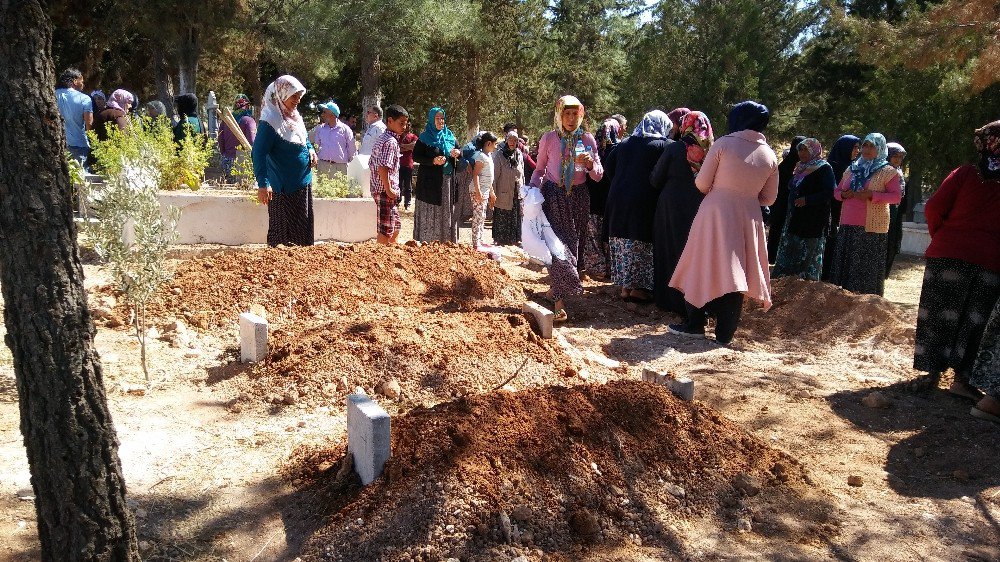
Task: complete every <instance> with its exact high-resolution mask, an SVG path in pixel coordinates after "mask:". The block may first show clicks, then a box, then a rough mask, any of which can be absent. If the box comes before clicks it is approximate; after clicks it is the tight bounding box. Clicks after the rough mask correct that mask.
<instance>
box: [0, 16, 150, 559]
mask: <svg viewBox="0 0 1000 562" xmlns="http://www.w3.org/2000/svg"><path fill="white" fill-rule="evenodd" d="M54 83H55V70H54V69H53V64H52V26H51V22H50V21H49V18H48V16H47V15H46V14H45V11H44V10H43V8H42V6H41V5H40V2H39V0H21V1H18V2H10V0H0V99H2V100H18V103H2V104H0V126H2V127H3V128H4V130H6V131H8V132H11V131H16V134H3V135H0V287H2V290H3V298H4V321H5V322H6V325H7V331H8V333H7V336H6V338H5V340H6V344H7V346H8V347H10V350H11V353H12V355H13V357H14V374H15V377H16V384H17V391H18V404H19V407H20V414H21V433H22V435H23V437H24V446H25V449H26V450H27V455H28V466H29V468H30V470H31V486H32V488H33V489H34V493H35V509H36V510H37V513H38V537H39V541H40V542H41V559H42V560H43V561H100V562H118V561H125V562H132V561H138V560H139V553H138V550H137V548H136V540H135V523H134V520H133V518H132V514H131V512H130V511H129V509H128V507H127V505H126V503H125V482H124V480H123V479H122V474H121V465H120V461H119V459H118V445H117V437H116V435H115V429H114V426H113V425H112V423H111V415H110V413H109V412H108V407H107V399H106V397H105V394H104V383H103V380H102V378H103V377H102V373H101V365H100V361H99V358H98V356H97V353H96V351H95V350H94V325H93V322H92V321H91V318H90V312H89V310H88V309H87V299H86V293H85V292H84V290H83V270H82V267H81V265H80V257H79V252H78V249H77V245H76V227H75V226H74V223H73V216H72V210H73V203H72V198H71V193H72V190H71V189H70V181H69V171H68V168H67V165H66V161H65V159H64V157H63V153H64V151H65V150H66V140H65V135H64V132H63V124H62V119H61V117H60V115H59V111H58V108H57V107H56V102H55V97H54V94H53V92H52V87H51V85H52V84H54Z"/></svg>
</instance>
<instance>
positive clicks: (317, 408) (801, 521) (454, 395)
mask: <svg viewBox="0 0 1000 562" xmlns="http://www.w3.org/2000/svg"><path fill="white" fill-rule="evenodd" d="M407 218H409V217H407ZM406 232H409V230H408V229H407V228H406V226H404V233H406ZM467 233H468V231H467V230H465V231H463V234H465V235H466V236H467ZM196 254H197V255H196ZM504 257H505V259H504V262H503V264H502V265H500V266H498V265H496V264H494V263H492V262H489V261H487V260H485V259H484V258H482V257H481V256H478V255H476V254H475V253H474V252H472V251H471V250H470V249H468V248H455V247H453V246H447V245H437V244H433V245H425V246H423V247H421V248H413V247H407V246H404V247H400V248H393V249H386V248H381V247H377V246H376V245H375V244H373V243H366V244H360V245H353V246H339V245H333V244H327V245H321V246H317V247H314V248H310V249H294V250H287V249H279V250H274V251H265V250H263V249H261V248H242V249H234V250H227V251H224V252H223V251H222V249H220V248H203V249H201V250H199V251H191V250H186V251H184V252H183V253H181V252H177V253H175V255H174V258H175V259H174V260H173V266H174V267H175V269H176V271H177V272H178V274H179V275H178V276H177V277H176V278H175V280H174V281H173V282H171V283H170V285H168V286H167V287H165V288H164V290H163V291H162V292H161V295H160V296H159V297H158V298H157V300H156V302H155V303H154V305H153V306H151V308H150V310H151V315H152V316H153V317H155V320H154V321H153V322H152V324H153V326H154V329H155V333H154V334H153V336H154V337H153V338H152V340H151V344H150V366H151V373H152V377H153V380H154V384H153V387H152V388H151V389H148V390H147V389H145V387H144V386H143V384H142V383H143V376H142V370H141V368H140V366H139V363H138V357H139V352H138V344H137V342H136V339H135V337H134V336H133V335H132V333H131V332H130V331H129V330H128V329H127V328H126V327H125V326H123V325H120V324H122V323H123V321H125V320H127V316H126V314H125V311H124V308H123V307H122V306H121V303H118V302H117V301H116V299H115V297H114V294H113V290H112V288H111V287H110V285H109V279H108V277H107V274H106V272H105V271H104V270H103V269H102V267H101V266H100V265H97V264H88V265H86V266H85V272H86V276H87V280H86V286H87V288H88V295H89V302H90V306H91V308H92V310H93V311H94V316H95V323H96V325H97V336H96V345H97V348H98V350H99V352H100V354H101V357H102V362H103V365H104V381H105V386H106V388H107V393H108V399H109V402H110V405H111V409H112V412H113V415H114V421H115V425H116V427H117V431H118V437H119V441H120V443H121V446H120V456H121V460H122V467H123V471H124V474H125V478H126V481H127V483H128V486H129V495H130V502H131V503H132V506H133V508H134V510H135V513H136V518H137V522H138V533H139V540H140V548H141V552H142V555H143V558H144V559H146V560H163V561H166V560H185V561H188V560H190V561H220V560H229V561H264V560H295V559H296V558H297V557H301V558H302V559H303V560H326V559H329V560H378V559H383V560H447V559H448V558H456V559H459V560H503V561H504V562H506V561H509V560H514V559H516V558H517V557H522V556H523V557H524V559H526V560H530V561H538V560H592V561H612V560H622V561H625V560H629V561H631V560H640V561H641V560H650V561H652V560H675V559H676V560H745V559H759V560H824V559H830V560H858V561H867V560H872V561H875V560H878V561H882V560H984V561H985V560H997V559H1000V546H998V545H1000V458H998V455H997V451H998V450H1000V447H998V445H1000V439H998V437H997V436H998V428H997V427H996V426H995V425H992V424H990V423H988V422H985V421H980V420H976V419H974V418H972V417H970V416H969V415H968V410H969V407H970V406H971V403H969V402H967V401H964V400H962V399H959V398H956V397H952V396H950V395H948V394H946V393H945V392H944V391H943V390H942V391H939V392H937V393H934V394H932V395H930V396H927V397H918V396H912V395H909V394H907V393H905V392H904V391H903V390H902V389H901V384H902V383H903V382H904V381H906V380H908V379H911V378H913V377H914V376H915V375H916V373H915V372H914V371H913V370H912V369H911V368H910V364H911V360H912V347H913V326H914V323H915V317H916V303H917V301H918V299H919V292H920V285H921V279H922V272H923V264H922V261H921V260H919V259H916V258H908V257H901V258H900V259H899V261H898V262H897V265H896V268H895V270H894V273H893V276H892V277H891V278H890V280H889V282H888V285H887V287H888V288H887V295H886V299H884V300H883V299H880V298H878V297H872V296H861V297H859V296H854V295H850V294H848V293H845V292H843V291H840V290H838V289H835V288H833V287H830V286H827V285H821V284H816V283H808V282H803V281H797V280H780V281H776V282H775V284H774V293H775V304H774V307H773V308H772V309H771V310H770V311H769V312H767V313H764V312H762V311H761V310H759V308H757V307H755V306H748V307H747V309H746V313H745V320H744V323H743V326H742V327H741V328H740V330H739V332H737V335H736V339H735V343H734V345H733V346H732V348H725V347H720V346H717V345H716V344H714V343H712V342H711V341H702V340H698V341H694V340H683V339H680V338H677V337H676V336H673V335H671V334H669V333H668V332H667V330H666V326H667V324H668V323H670V322H672V321H675V320H676V318H675V317H673V316H671V315H669V314H665V313H661V312H659V311H657V310H656V309H655V308H653V307H650V306H635V305H628V304H626V303H623V302H621V301H620V300H618V299H617V298H616V294H615V293H616V292H615V290H614V289H613V288H612V287H610V286H609V285H607V284H605V283H602V282H596V281H588V282H587V283H586V284H585V285H586V292H585V294H584V295H583V296H581V297H578V298H575V299H572V300H570V301H569V303H568V305H569V313H570V315H571V322H570V323H568V324H566V325H563V326H557V328H556V330H555V337H554V338H553V339H542V338H540V337H538V336H537V334H536V333H535V332H534V331H533V330H532V328H531V326H530V324H529V322H528V321H527V320H526V319H525V317H524V316H523V315H521V314H520V304H521V302H522V301H523V300H524V299H525V298H532V299H535V300H536V301H538V302H541V301H540V300H539V299H538V297H537V296H535V295H538V294H540V293H542V292H544V289H545V283H544V272H543V271H541V270H540V268H537V267H535V266H531V265H524V264H523V262H524V258H523V255H520V254H518V253H517V252H516V251H515V252H510V251H507V252H505V256H504ZM248 308H249V309H252V310H258V311H261V310H262V311H263V312H265V313H266V314H267V316H268V320H269V322H270V328H271V334H270V355H269V357H268V359H267V360H266V361H264V362H262V363H259V364H255V365H245V364H241V363H240V362H239V359H240V357H239V355H240V349H239V337H238V330H237V325H236V321H237V316H238V314H239V312H241V311H243V310H246V309H248ZM10 362H11V359H10V355H9V352H8V350H7V349H6V347H3V348H0V513H2V515H0V560H5V561H6V560H10V561H21V560H24V561H27V560H35V559H36V558H37V549H36V546H35V544H36V540H37V538H36V533H35V513H34V506H33V503H32V502H31V501H30V495H31V494H30V481H29V472H28V467H27V460H26V458H25V455H24V450H23V445H22V441H21V435H20V431H19V429H18V411H17V394H16V388H15V385H14V380H13V371H12V367H11V363H10ZM643 368H651V369H654V370H658V371H661V372H669V373H671V374H673V375H676V376H684V377H689V378H691V379H694V381H695V383H696V396H695V402H694V403H687V402H683V401H681V400H679V399H677V398H675V397H673V396H672V395H670V394H669V393H668V392H667V391H666V390H665V388H664V387H662V386H657V385H653V384H649V383H644V382H641V381H640V379H641V372H642V369H643ZM358 386H360V387H362V388H363V389H364V390H365V391H366V392H367V393H368V394H369V395H370V396H373V397H375V398H376V399H377V400H378V401H379V403H380V404H381V405H382V406H383V407H385V408H386V410H387V411H388V412H389V413H390V414H391V415H392V416H393V419H392V424H393V458H392V459H391V460H390V462H389V463H388V464H387V465H386V474H385V475H384V477H383V478H381V479H380V480H378V481H376V482H375V483H374V484H373V485H371V486H369V487H367V488H362V487H361V485H360V483H359V482H358V481H357V480H356V477H355V476H353V474H352V472H351V470H350V466H349V465H348V464H345V463H344V462H343V459H344V458H345V455H344V451H345V444H346V443H345V441H346V419H345V407H344V403H345V399H346V396H347V394H348V393H350V392H353V391H354V389H355V387H358Z"/></svg>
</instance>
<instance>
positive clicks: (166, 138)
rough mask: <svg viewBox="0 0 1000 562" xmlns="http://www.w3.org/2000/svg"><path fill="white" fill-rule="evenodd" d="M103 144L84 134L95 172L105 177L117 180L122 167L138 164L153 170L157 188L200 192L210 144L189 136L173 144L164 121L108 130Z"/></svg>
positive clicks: (139, 122) (143, 120)
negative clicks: (95, 166) (92, 156)
mask: <svg viewBox="0 0 1000 562" xmlns="http://www.w3.org/2000/svg"><path fill="white" fill-rule="evenodd" d="M107 131H108V138H107V140H104V141H100V140H98V139H97V135H96V134H94V132H93V131H90V132H88V133H87V134H88V135H89V136H90V144H91V147H92V151H93V155H94V159H95V160H96V161H97V168H98V169H99V170H100V171H101V172H102V173H103V174H105V175H107V176H118V175H121V174H122V172H123V171H124V169H125V168H124V167H125V166H133V165H134V164H133V163H134V162H138V161H142V162H145V163H147V164H148V165H149V166H150V167H152V168H153V169H155V170H156V178H157V182H158V183H157V186H156V187H157V188H158V189H164V190H176V189H180V188H182V187H186V188H188V189H191V190H197V189H199V188H201V182H202V180H203V179H204V178H205V168H206V167H208V161H209V158H211V156H212V152H213V149H214V141H211V140H208V139H206V138H205V137H204V136H202V135H197V134H189V135H186V136H185V137H184V139H182V140H181V142H180V143H179V144H178V143H175V142H174V135H173V129H172V128H171V126H170V122H169V121H167V120H166V119H165V118H156V119H150V118H149V117H142V118H140V119H137V120H136V121H135V122H134V123H133V126H132V127H131V128H129V129H128V130H121V129H119V128H117V127H114V126H111V127H108V129H107Z"/></svg>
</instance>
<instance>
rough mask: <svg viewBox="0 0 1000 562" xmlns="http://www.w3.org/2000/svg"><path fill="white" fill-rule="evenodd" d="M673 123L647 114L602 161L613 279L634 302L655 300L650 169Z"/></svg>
mask: <svg viewBox="0 0 1000 562" xmlns="http://www.w3.org/2000/svg"><path fill="white" fill-rule="evenodd" d="M672 127H673V125H672V124H671V123H670V118H669V117H667V114H666V113H664V112H662V111H660V110H654V111H650V112H649V113H647V114H646V115H645V116H644V117H643V118H642V121H641V122H640V123H639V125H638V126H637V127H636V128H635V131H634V132H633V133H632V136H630V137H629V138H627V139H626V140H625V141H623V142H622V143H621V144H619V145H618V146H616V147H615V148H614V149H613V150H612V151H611V153H610V154H609V155H608V159H607V162H605V163H604V174H605V176H611V189H610V190H609V192H608V201H607V203H606V205H605V209H604V220H605V224H606V227H607V229H608V245H609V246H610V250H611V252H610V254H611V281H612V282H613V283H614V284H615V285H617V286H618V287H619V288H621V296H622V298H624V299H628V300H631V301H635V302H651V301H652V300H653V294H652V292H653V214H654V211H655V209H656V193H655V192H654V191H653V189H652V187H651V186H650V184H649V177H650V173H651V172H652V171H653V167H654V166H655V165H656V162H657V161H658V160H659V159H660V155H661V154H663V149H664V148H666V146H667V144H668V143H670V142H672V141H670V140H669V138H668V137H669V136H670V129H671V128H672Z"/></svg>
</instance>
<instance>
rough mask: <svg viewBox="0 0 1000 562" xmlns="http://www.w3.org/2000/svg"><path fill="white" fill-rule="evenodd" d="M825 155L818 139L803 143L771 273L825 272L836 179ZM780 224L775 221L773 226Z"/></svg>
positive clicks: (811, 275) (808, 276) (812, 277)
mask: <svg viewBox="0 0 1000 562" xmlns="http://www.w3.org/2000/svg"><path fill="white" fill-rule="evenodd" d="M822 156H823V146H822V145H821V144H820V143H819V141H818V140H816V139H805V140H803V141H802V142H800V143H799V146H798V159H799V163H798V164H796V165H795V170H794V171H793V173H792V178H791V179H790V180H789V182H788V201H787V205H788V218H787V219H786V220H785V224H784V227H783V229H782V230H783V231H782V236H781V244H780V245H779V246H778V256H777V259H776V260H775V264H774V271H773V272H772V273H771V277H774V278H777V277H782V276H786V275H794V276H798V277H801V278H802V279H810V280H812V281H819V278H820V277H821V276H822V274H823V248H824V247H825V246H826V230H827V226H828V224H829V220H830V200H831V199H833V190H834V188H835V187H836V180H835V179H834V174H833V167H831V166H830V164H829V163H827V161H826V160H823V158H822ZM778 226H779V225H777V224H773V223H772V225H771V228H777V227H778Z"/></svg>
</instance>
